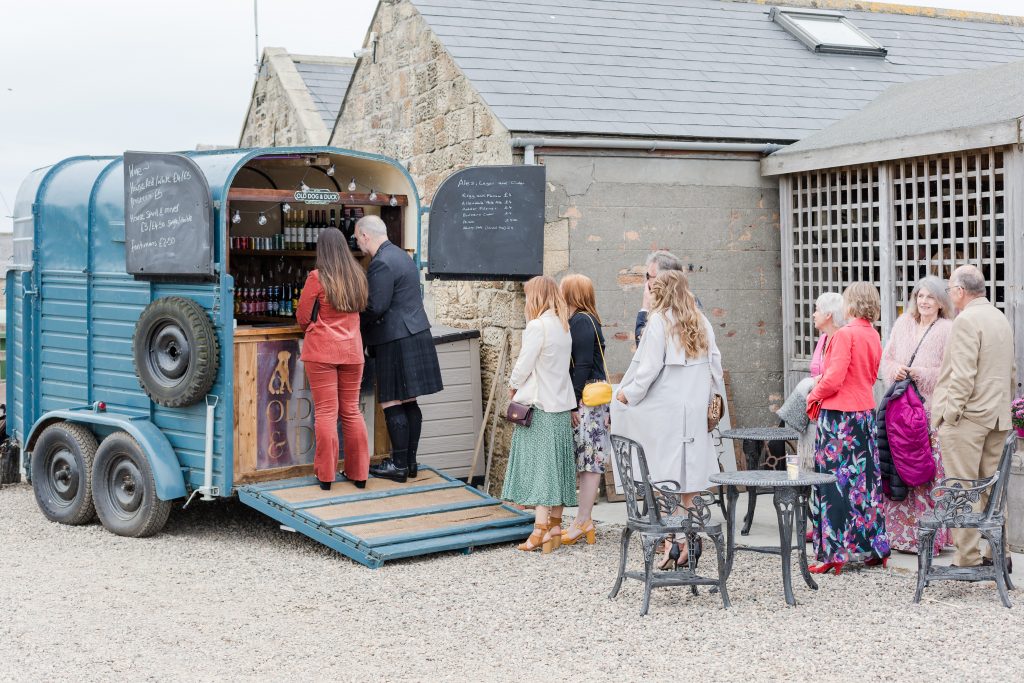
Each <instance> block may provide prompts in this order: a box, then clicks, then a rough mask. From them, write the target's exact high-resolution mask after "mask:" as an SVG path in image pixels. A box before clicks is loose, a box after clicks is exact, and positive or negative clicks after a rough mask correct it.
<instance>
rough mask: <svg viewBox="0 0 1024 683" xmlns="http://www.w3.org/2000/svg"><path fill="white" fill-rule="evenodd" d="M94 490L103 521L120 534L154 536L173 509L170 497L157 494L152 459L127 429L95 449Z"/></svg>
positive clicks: (106, 525) (97, 507) (108, 527)
mask: <svg viewBox="0 0 1024 683" xmlns="http://www.w3.org/2000/svg"><path fill="white" fill-rule="evenodd" d="M92 490H93V495H94V496H95V498H96V514H97V515H98V516H99V518H100V522H102V523H103V526H104V527H105V528H106V529H107V530H108V531H111V532H113V533H115V534H117V535H118V536H130V537H133V538H143V537H145V536H152V535H153V534H155V533H156V532H158V531H160V530H161V529H163V528H164V524H166V523H167V516H168V515H169V514H170V512H171V501H169V500H160V499H159V498H158V497H157V495H156V479H155V477H154V476H153V468H152V467H150V465H149V459H148V458H147V457H146V454H145V453H143V451H142V448H141V447H140V446H139V442H138V441H136V440H135V439H134V438H133V437H132V436H131V435H130V434H128V433H127V432H114V433H113V434H111V435H110V436H108V437H107V438H105V439H103V442H102V443H101V444H100V447H99V449H98V450H97V451H96V464H95V466H94V467H93V471H92Z"/></svg>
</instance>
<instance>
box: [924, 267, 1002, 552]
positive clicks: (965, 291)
mask: <svg viewBox="0 0 1024 683" xmlns="http://www.w3.org/2000/svg"><path fill="white" fill-rule="evenodd" d="M947 291H949V296H950V298H951V299H952V300H953V305H954V306H956V308H957V310H958V311H960V314H959V315H958V316H957V317H956V320H954V321H953V330H952V331H951V332H950V335H949V342H948V343H947V345H946V354H945V356H944V357H943V359H942V368H941V369H940V370H939V380H938V383H937V385H936V387H935V393H934V395H933V396H932V424H933V425H934V426H935V427H936V428H938V432H939V443H940V444H941V447H942V463H943V465H945V468H946V475H947V476H950V477H958V478H962V479H982V478H985V477H991V476H992V475H993V474H995V471H996V469H997V468H998V466H999V457H1000V455H1001V454H1002V451H1003V442H1004V441H1005V440H1006V435H1007V434H1008V433H1009V430H1010V426H1011V424H1010V402H1011V401H1012V400H1013V393H1014V386H1015V384H1014V377H1015V374H1016V367H1015V363H1014V350H1013V332H1012V330H1011V329H1010V323H1009V321H1007V319H1006V316H1005V315H1003V313H1002V311H1000V310H999V309H997V308H996V307H995V306H993V305H992V303H991V302H990V301H989V300H988V299H987V298H985V277H984V276H983V275H982V273H981V271H980V270H978V268H976V267H975V266H961V267H960V268H957V269H956V270H955V271H953V275H952V277H950V278H949V287H948V288H947ZM987 501H988V494H987V493H986V494H985V497H984V498H983V499H982V501H981V504H982V505H985V503H986V502H987ZM980 540H981V537H980V535H979V534H978V532H977V531H974V530H973V529H954V530H953V542H954V543H955V544H956V557H955V558H954V564H956V565H957V566H959V567H970V566H973V565H976V564H979V563H980V562H981V555H980V554H979V551H978V546H979V542H980ZM986 553H987V554H990V553H991V550H988V551H986ZM986 561H987V562H990V561H991V560H990V559H989V558H988V557H986Z"/></svg>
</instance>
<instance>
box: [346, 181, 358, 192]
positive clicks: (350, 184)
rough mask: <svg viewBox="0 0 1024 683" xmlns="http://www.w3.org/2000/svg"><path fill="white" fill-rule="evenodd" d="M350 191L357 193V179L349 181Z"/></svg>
mask: <svg viewBox="0 0 1024 683" xmlns="http://www.w3.org/2000/svg"><path fill="white" fill-rule="evenodd" d="M348 191H349V192H355V191H356V179H355V178H353V179H352V180H350V181H348Z"/></svg>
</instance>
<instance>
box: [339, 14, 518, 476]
mask: <svg viewBox="0 0 1024 683" xmlns="http://www.w3.org/2000/svg"><path fill="white" fill-rule="evenodd" d="M369 30H370V31H373V32H376V34H377V36H378V42H377V46H376V57H375V59H374V58H371V57H364V58H363V59H361V60H360V62H359V64H358V66H357V67H356V70H355V73H354V74H353V75H352V83H351V85H350V86H349V91H348V95H347V96H346V99H345V103H344V104H343V105H342V114H341V117H340V119H339V121H338V124H337V126H336V127H335V131H334V133H333V136H332V137H331V144H332V145H335V146H338V147H346V148H349V149H356V150H361V151H367V152H374V153H377V154H383V155H385V156H389V157H392V158H395V159H398V160H399V161H401V162H403V163H405V164H406V165H407V167H408V169H409V173H410V174H411V175H412V177H413V179H414V181H415V182H416V186H417V189H418V191H419V193H420V197H421V200H422V202H423V203H424V204H425V205H429V204H430V203H431V202H432V201H433V197H434V193H435V192H436V191H437V188H438V186H440V184H441V182H442V181H443V180H444V179H445V178H447V177H448V176H449V175H450V174H451V173H452V172H454V171H456V170H458V169H460V168H465V167H466V166H478V165H486V164H511V163H512V161H513V159H512V149H511V147H510V144H509V142H510V139H509V133H508V131H507V130H505V128H504V127H503V126H502V125H501V124H500V123H499V122H498V120H497V118H496V117H495V116H494V115H493V114H492V113H491V111H490V109H489V108H488V107H487V106H486V105H485V104H484V103H483V101H482V100H481V98H480V96H479V94H477V92H476V91H475V90H474V89H473V87H472V86H471V85H470V83H469V80H468V79H467V78H466V77H465V76H464V75H463V74H462V72H461V71H459V69H458V67H457V66H456V65H455V62H454V61H453V60H452V58H451V56H449V54H448V52H447V51H446V50H445V49H444V47H443V46H442V45H441V43H440V42H438V40H437V38H436V36H435V35H434V33H433V32H432V31H431V30H430V28H429V26H428V25H427V24H426V22H425V21H424V20H423V18H422V17H421V16H420V14H419V13H418V12H417V11H416V9H415V8H414V7H413V6H412V5H411V4H410V3H409V2H407V1H406V0H384V1H383V2H381V3H380V6H379V9H378V11H377V15H376V17H375V18H374V22H373V24H372V25H371V26H370V29H369ZM429 229H430V226H429V220H428V219H427V218H425V219H424V222H423V245H424V249H425V248H426V244H427V233H428V231H429ZM421 258H422V259H423V260H424V261H425V260H426V254H425V253H424V254H421ZM425 289H426V293H425V304H426V306H427V313H428V314H429V315H430V318H431V319H432V320H434V321H436V322H439V323H442V324H446V325H451V326H452V327H458V328H463V329H478V330H480V331H481V344H480V356H481V357H480V366H481V371H482V375H483V384H482V386H483V394H484V396H483V398H484V400H486V399H487V393H488V390H489V388H490V386H491V381H492V378H493V377H494V373H495V371H496V369H497V363H498V357H499V354H500V348H501V344H502V342H503V340H504V339H505V335H506V334H509V333H510V336H511V337H512V346H513V348H512V357H511V359H510V360H509V361H508V363H507V364H506V369H505V375H506V376H507V374H508V371H509V370H510V368H511V362H512V361H514V359H515V355H516V354H518V352H519V336H520V331H521V330H522V329H523V327H525V325H526V322H525V319H524V317H523V304H524V301H523V296H522V285H521V284H519V283H510V282H439V281H436V280H433V281H429V282H427V284H426V287H425ZM497 395H498V406H497V407H498V409H499V410H502V411H503V410H504V407H505V406H506V405H507V395H508V392H507V391H505V390H504V384H503V385H502V386H501V387H499V391H498V394H497ZM498 430H499V431H498V433H497V434H496V435H495V457H494V464H493V468H492V472H493V474H494V475H495V476H494V477H493V479H495V481H496V485H497V486H499V487H500V482H501V477H502V474H503V473H504V471H505V462H506V459H507V452H508V444H509V442H510V439H511V430H510V429H509V427H508V426H507V425H506V423H505V422H504V421H503V420H499V421H498ZM487 436H488V438H489V437H490V434H488V435H487ZM484 443H485V444H486V443H487V441H486V440H485V442H484ZM477 471H478V473H479V472H481V471H482V468H480V469H478V470H477Z"/></svg>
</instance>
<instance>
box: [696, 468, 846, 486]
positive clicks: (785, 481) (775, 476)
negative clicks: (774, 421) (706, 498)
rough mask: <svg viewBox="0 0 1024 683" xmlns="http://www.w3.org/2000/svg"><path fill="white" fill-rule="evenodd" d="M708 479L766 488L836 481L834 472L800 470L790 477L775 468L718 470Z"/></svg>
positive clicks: (719, 482) (727, 484)
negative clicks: (823, 472)
mask: <svg viewBox="0 0 1024 683" xmlns="http://www.w3.org/2000/svg"><path fill="white" fill-rule="evenodd" d="M708 479H709V480H710V481H711V482H712V483H714V484H722V485H724V486H764V487H768V488H788V487H802V486H816V485H819V484H831V483H833V482H835V481H836V477H835V475H834V474H818V473H816V472H801V473H800V477H799V478H798V479H790V478H789V476H788V474H787V473H786V472H779V471H777V470H746V471H744V472H720V473H718V474H713V475H711V476H710V477H708Z"/></svg>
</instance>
